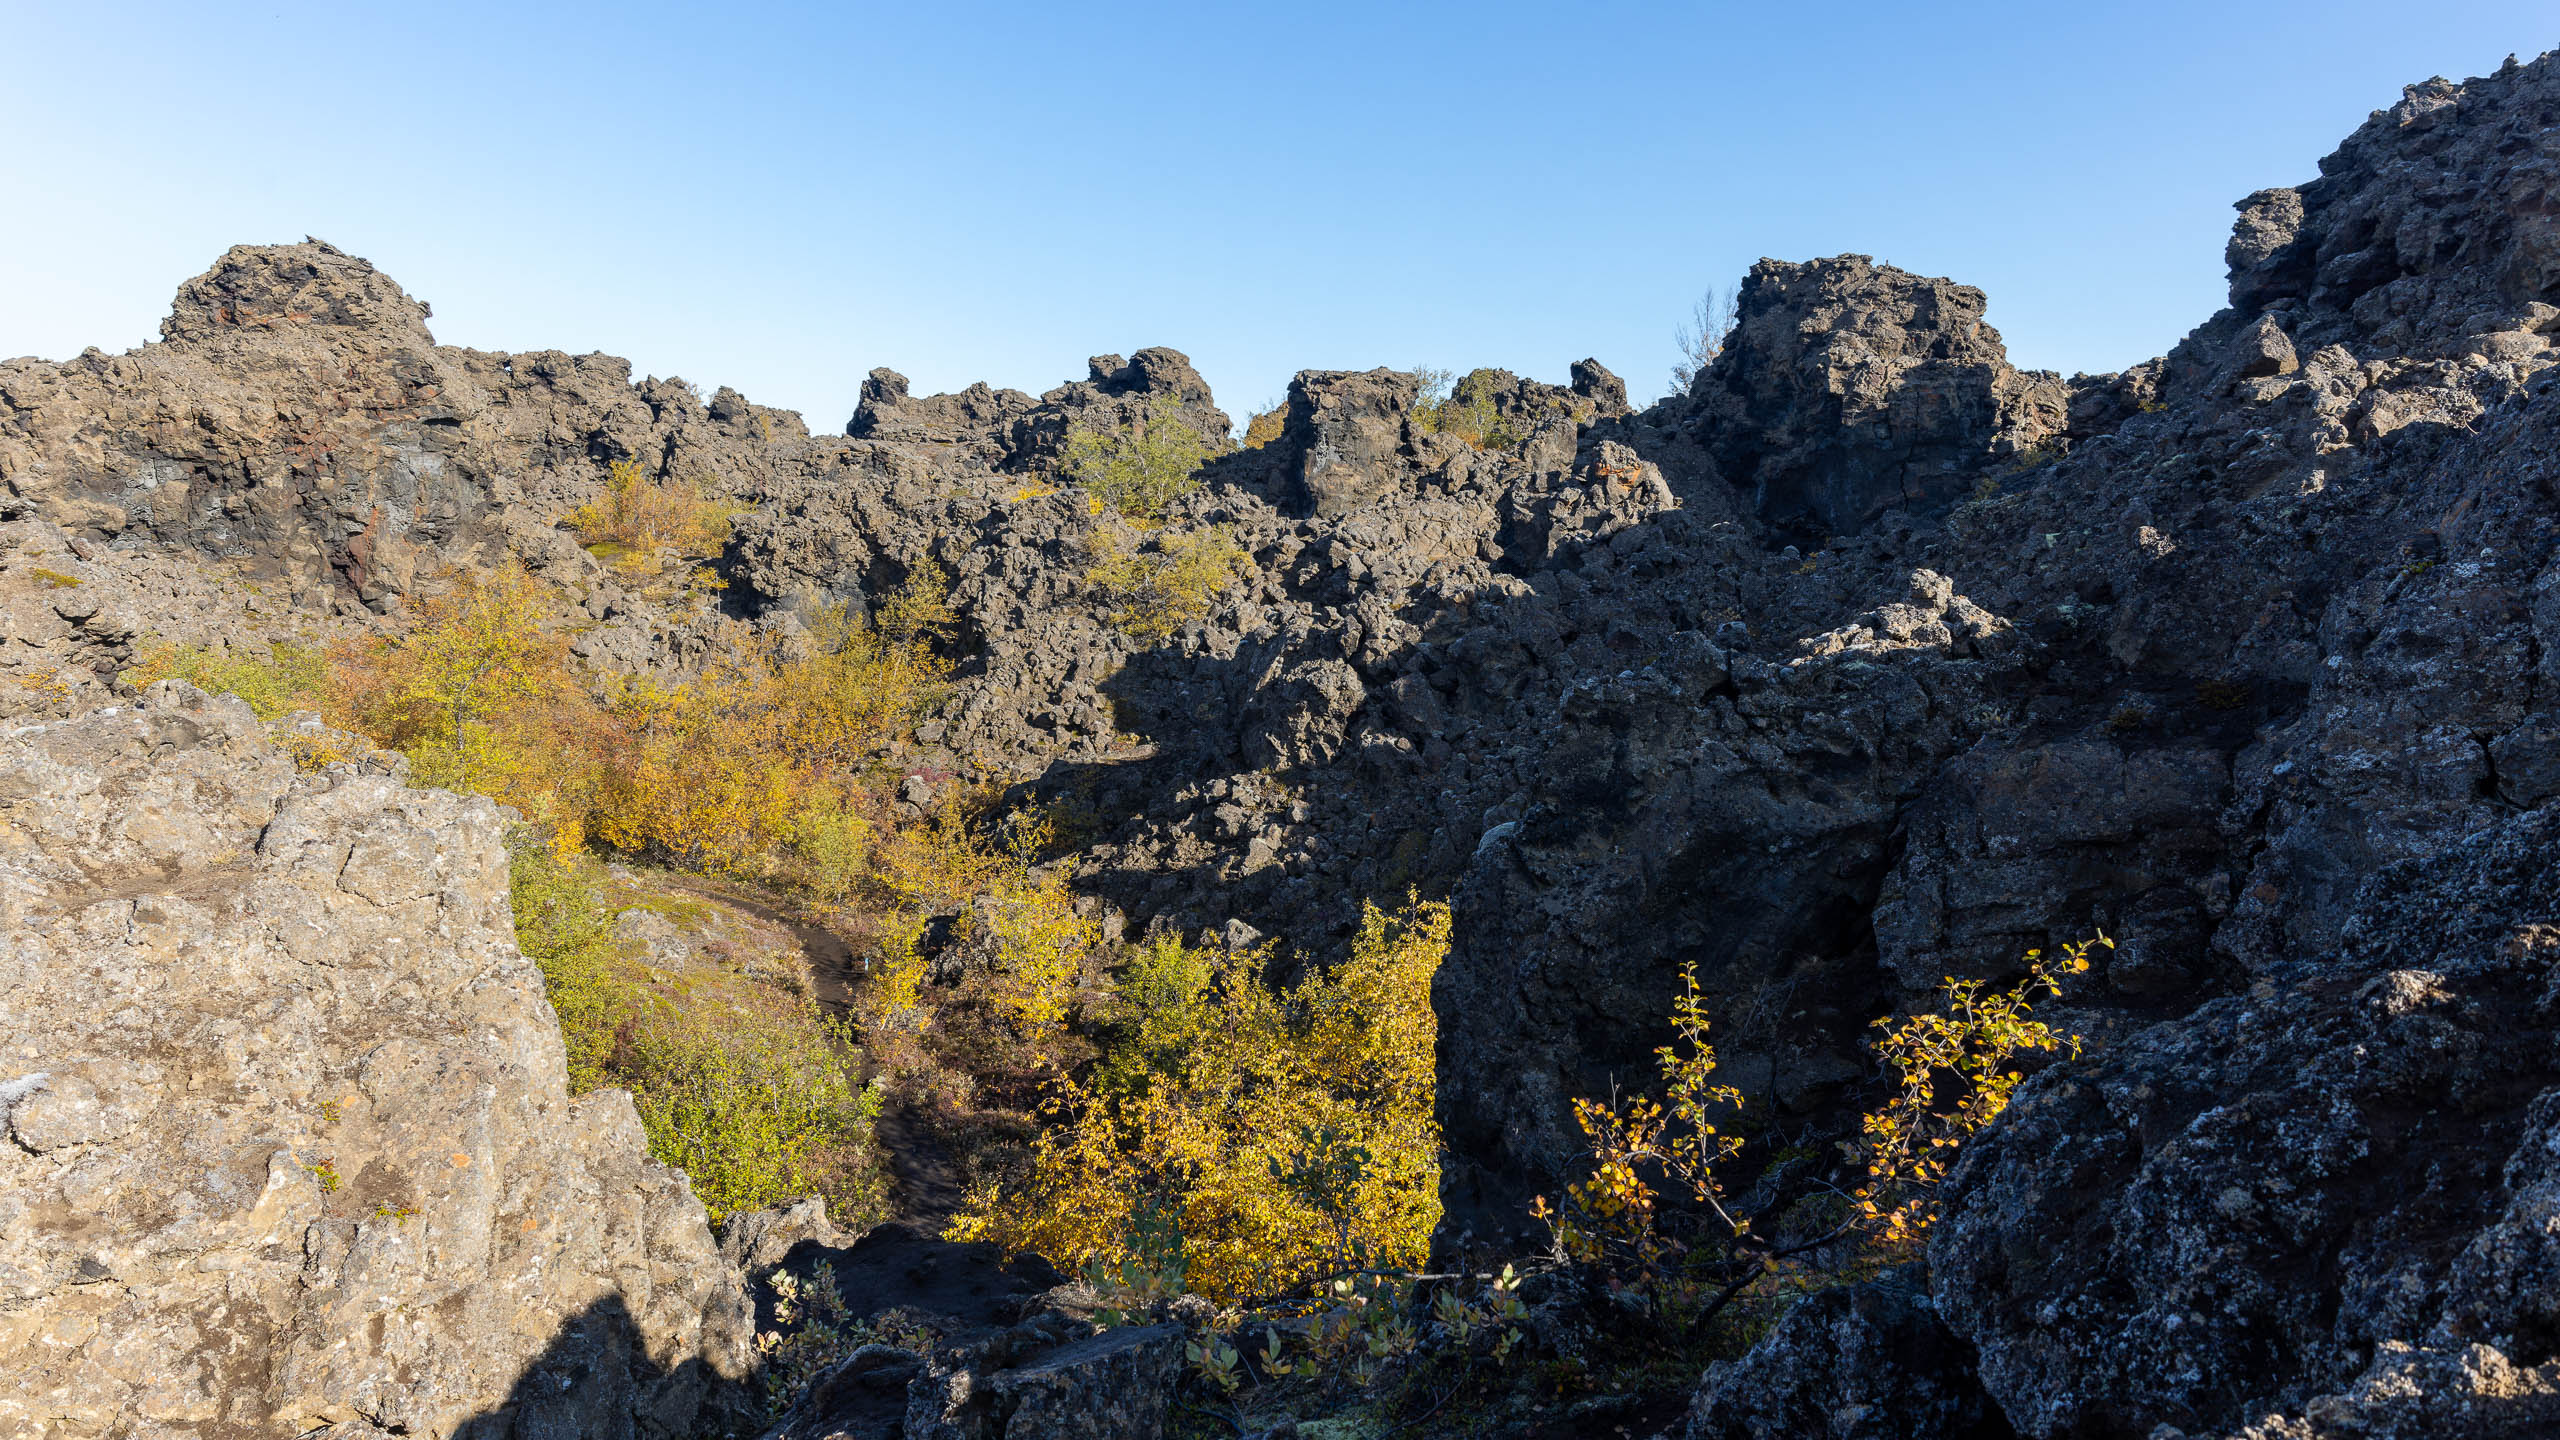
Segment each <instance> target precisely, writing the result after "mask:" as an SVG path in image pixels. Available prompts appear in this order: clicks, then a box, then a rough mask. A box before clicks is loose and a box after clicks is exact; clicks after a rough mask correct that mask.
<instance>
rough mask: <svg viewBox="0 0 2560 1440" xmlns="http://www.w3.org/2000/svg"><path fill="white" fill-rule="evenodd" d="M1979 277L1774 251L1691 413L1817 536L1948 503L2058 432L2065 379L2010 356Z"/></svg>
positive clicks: (1731, 466)
mask: <svg viewBox="0 0 2560 1440" xmlns="http://www.w3.org/2000/svg"><path fill="white" fill-rule="evenodd" d="M1987 303H1988V302H1987V300H1986V299H1985V297H1984V295H1983V293H1982V292H1981V291H1980V290H1977V289H1975V288H1973V287H1972V286H1970V285H1957V284H1954V283H1952V282H1950V281H1946V280H1932V279H1927V278H1925V277H1922V276H1918V275H1913V274H1910V273H1908V272H1906V271H1902V270H1897V269H1895V268H1894V267H1892V266H1890V265H1878V264H1876V263H1875V262H1874V261H1872V260H1870V259H1868V258H1867V257H1866V256H1864V255H1843V256H1840V257H1838V258H1837V259H1832V260H1815V261H1811V262H1808V263H1806V264H1801V265H1793V264H1789V263H1787V262H1785V261H1781V260H1763V261H1761V262H1760V263H1759V264H1757V265H1754V266H1752V267H1751V274H1750V275H1749V276H1748V277H1747V278H1745V279H1744V280H1743V282H1742V288H1741V290H1740V292H1739V293H1738V295H1737V297H1736V305H1735V312H1736V314H1735V319H1736V323H1735V325H1734V329H1733V333H1732V334H1731V335H1730V336H1728V337H1727V338H1726V340H1725V345H1724V349H1723V351H1722V352H1720V353H1719V354H1718V355H1717V357H1716V359H1715V363H1713V364H1712V365H1710V366H1708V367H1707V369H1706V371H1705V373H1703V374H1702V375H1700V377H1699V378H1698V381H1697V385H1696V388H1695V389H1694V390H1693V391H1692V392H1691V395H1690V399H1691V400H1692V401H1693V402H1694V403H1695V405H1696V407H1697V409H1698V410H1699V412H1700V413H1699V416H1698V419H1697V420H1696V421H1694V422H1693V424H1694V426H1695V428H1696V430H1697V432H1698V433H1699V435H1700V436H1701V437H1702V439H1703V443H1704V444H1705V445H1706V447H1707V448H1708V449H1709V451H1711V452H1712V453H1713V455H1714V456H1715V460H1716V464H1717V466H1718V467H1719V468H1720V469H1721V470H1722V471H1723V472H1724V475H1725V478H1726V479H1727V480H1728V481H1729V482H1731V483H1733V484H1734V485H1737V486H1740V487H1742V488H1743V489H1745V490H1746V491H1747V493H1748V494H1749V495H1750V497H1751V501H1750V503H1751V507H1752V509H1753V511H1754V512H1755V513H1757V514H1758V515H1759V517H1760V518H1761V519H1762V520H1763V521H1765V522H1767V523H1768V524H1770V525H1771V526H1773V527H1775V528H1777V529H1779V530H1781V531H1784V532H1787V533H1789V534H1793V535H1797V536H1803V537H1810V538H1813V539H1816V540H1819V539H1821V538H1823V537H1826V536H1830V535H1848V534H1854V533H1856V532H1857V531H1860V530H1863V529H1865V528H1866V527H1867V526H1868V525H1870V524H1872V523H1873V522H1874V521H1875V520H1876V518H1877V517H1878V516H1880V515H1882V514H1883V513H1884V512H1885V511H1887V510H1895V509H1900V510H1922V509H1928V508H1932V507H1941V506H1944V505H1946V504H1948V503H1951V502H1952V501H1954V500H1957V499H1960V498H1962V497H1963V496H1964V495H1966V494H1968V493H1970V492H1971V490H1972V489H1973V487H1974V484H1975V482H1976V481H1977V479H1978V478H1979V477H1980V476H1981V475H1982V474H1983V473H1984V472H1985V470H1987V469H1989V468H1991V467H1993V466H2000V465H2013V464H2015V463H2016V462H2017V459H2018V457H2020V456H2022V455H2025V454H2028V453H2030V452H2033V451H2035V450H2036V449H2037V448H2038V447H2039V446H2041V445H2043V444H2045V443H2046V442H2047V441H2049V440H2051V439H2053V438H2054V437H2056V436H2058V435H2059V434H2060V433H2061V432H2062V430H2063V428H2064V424H2065V421H2066V418H2067V411H2068V408H2069V403H2070V388H2069V387H2068V386H2066V385H2065V384H2064V383H2063V381H2062V380H2061V378H2060V377H2059V376H2056V375H2052V374H2050V373H2046V372H2022V371H2018V370H2014V369H2011V368H2010V366H2009V358H2008V351H2007V349H2006V347H2004V346H2003V345H2002V344H2001V343H2000V332H1999V331H1997V330H1994V329H1992V328H1991V327H1990V326H1989V325H1986V324H1984V323H1983V321H1982V312H1983V309H1984V307H1985V305H1986V304H1987Z"/></svg>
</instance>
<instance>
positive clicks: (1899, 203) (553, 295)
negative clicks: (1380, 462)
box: [0, 0, 2560, 430]
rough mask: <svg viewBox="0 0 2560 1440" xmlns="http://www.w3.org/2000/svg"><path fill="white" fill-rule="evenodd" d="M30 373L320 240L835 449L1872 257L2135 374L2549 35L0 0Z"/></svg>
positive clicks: (1898, 17)
mask: <svg viewBox="0 0 2560 1440" xmlns="http://www.w3.org/2000/svg"><path fill="white" fill-rule="evenodd" d="M0 35H6V36H7V37H8V46H7V48H8V51H9V52H10V53H9V59H8V65H7V68H8V71H9V78H8V79H7V81H6V82H5V84H0V136H5V137H6V138H5V141H4V142H0V194H5V195H6V196H8V197H9V199H10V202H11V203H10V205H9V207H8V208H9V210H10V212H11V223H9V224H8V225H6V226H0V356H6V355H18V354H38V355H44V356H47V357H50V358H57V359H59V358H65V357H67V356H69V355H71V354H73V353H75V352H77V351H78V350H79V349H80V348H81V347H82V346H84V345H89V344H96V345H99V346H102V347H104V348H106V349H109V350H120V349H124V348H126V347H129V346H132V345H136V344H139V343H141V342H143V341H144V340H146V339H149V338H151V337H152V336H153V335H154V334H155V333H156V326H157V324H158V321H159V317H160V316H161V315H162V314H163V313H164V312H165V310H166V307H167V303H168V298H169V295H170V294H171V292H172V291H173V290H174V289H175V288H176V286H177V285H178V283H179V282H180V281H182V280H184V279H185V278H186V277H188V276H189V275H192V274H195V273H197V272H199V271H201V270H203V269H204V268H205V267H206V265H207V264H209V263H210V262H211V261H212V260H213V258H214V257H215V256H216V255H218V254H219V253H220V252H221V251H222V250H223V249H224V248H225V247H227V246H229V245H231V244H235V243H240V242H246V241H275V240H294V239H299V238H301V237H302V236H303V235H304V234H306V233H307V234H313V235H317V236H319V237H321V238H323V239H326V240H330V241H332V242H334V243H336V244H337V245H339V246H340V247H341V248H344V249H346V250H349V251H352V252H354V253H357V254H360V255H364V256H366V257H368V258H370V259H371V260H373V261H374V262H375V263H376V264H377V265H379V266H381V267H382V268H383V269H384V270H386V271H388V272H389V273H390V274H391V275H393V276H394V277H396V278H397V279H398V280H399V281H400V282H401V283H402V284H403V285H405V286H406V287H407V288H408V289H409V291H410V293H412V294H414V295H417V296H419V297H421V298H423V299H426V300H428V301H430V302H431V303H433V305H434V306H435V311H436V315H435V320H434V321H433V326H434V329H435V332H436V335H437V337H438V338H439V339H441V340H443V341H445V342H447V343H449V344H462V345H474V346H478V347H481V348H484V349H497V350H523V349H544V348H559V349H566V350H572V351H585V350H591V349H593V350H607V351H611V352H614V353H616V354H622V355H627V356H629V357H631V358H632V360H633V361H634V363H635V364H636V365H637V366H638V367H639V369H641V370H642V371H644V372H648V373H654V374H659V375H669V374H680V375H683V376H685V377H686V378H688V379H692V380H695V381H697V382H699V383H701V384H703V385H704V386H705V387H706V388H707V387H709V386H712V385H716V384H724V383H725V384H731V385H735V386H737V387H738V388H739V389H741V390H743V391H745V392H746V393H747V394H748V395H749V396H750V397H751V398H754V399H757V400H760V401H764V402H767V403H772V404H781V405H787V406H790V407H792V408H795V409H799V410H801V411H803V412H804V413H805V414H806V415H807V416H808V418H809V420H810V423H811V425H812V427H813V428H817V429H821V430H832V429H835V428H838V427H840V426H841V425H842V424H843V423H844V420H845V418H846V416H847V415H849V414H850V413H851V409H852V405H853V400H854V394H855V390H856V387H857V386H858V385H859V384H860V382H861V377H862V375H863V373H864V372H865V371H867V370H868V369H870V367H872V366H874V365H883V364H885V365H889V366H892V367H894V368H896V369H899V370H901V371H904V372H905V373H907V374H908V375H910V376H912V377H913V378H914V380H915V381H916V384H917V388H918V389H919V390H941V389H951V388H957V387H959V386H961V385H964V384H966V383H968V382H969V381H971V380H974V379H986V380H990V381H993V382H994V383H996V384H999V385H1012V386H1017V387H1020V388H1023V389H1027V390H1032V391H1038V390H1042V389H1045V388H1047V387H1049V386H1050V385H1053V384H1055V383H1057V382H1058V381H1060V380H1064V379H1069V378H1076V377H1080V376H1081V375H1082V373H1083V360H1084V357H1085V356H1087V355H1089V354H1093V353H1095V352H1098V351H1120V352H1126V351H1129V350H1134V349H1137V348H1138V347H1140V346H1144V345H1150V344H1166V345H1172V346H1175V347H1176V348H1179V349H1181V350H1184V351H1186V352H1188V353H1189V354H1190V355H1191V356H1192V358H1193V359H1194V360H1195V361H1196V362H1197V363H1198V364H1199V366H1200V368H1201V369H1202V371H1203V372H1204V373H1206V374H1207V376H1208V377H1209V379H1210V381H1211V383H1212V384H1213V385H1214V386H1215V387H1216V389H1217V391H1218V394H1219V397H1220V399H1221V400H1222V401H1223V402H1224V403H1225V404H1226V405H1227V408H1228V409H1230V410H1231V411H1236V412H1238V413H1239V414H1241V413H1242V411H1243V410H1245V409H1246V408H1249V407H1252V406H1256V405H1259V404H1260V403H1262V402H1264V401H1266V400H1269V399H1272V398H1274V397H1277V396H1278V395H1279V394H1280V393H1281V392H1282V390H1283V389H1284V388H1285V386H1286V385H1287V382H1288V377H1289V375H1290V374H1291V373H1292V372H1293V371H1295V370H1298V369H1302V368H1328V369H1330V368H1364V367H1367V366H1370V365H1377V364H1392V365H1413V364H1418V363H1419V364H1431V365H1440V366H1449V367H1453V368H1458V369H1465V368H1468V367H1471V366H1475V365H1501V366H1506V367H1508V368H1511V369H1514V370H1518V371H1520V372H1522V373H1525V374H1530V375H1535V376H1539V377H1542V378H1546V379H1555V380H1560V379H1562V378H1563V377H1564V373H1565V368H1566V366H1567V365H1568V364H1569V363H1570V362H1571V361H1573V360H1575V359H1577V358H1579V357H1581V356H1584V355H1596V356H1597V357H1599V359H1600V360H1601V361H1602V362H1603V363H1605V364H1607V365H1609V366H1611V367H1612V368H1614V369H1616V370H1617V371H1619V372H1620V373H1621V374H1623V375H1625V376H1626V377H1627V378H1628V380H1629V383H1630V385H1631V387H1632V388H1633V390H1634V391H1635V392H1636V393H1637V394H1638V395H1639V396H1647V395H1652V394H1656V393H1659V392H1660V391H1661V390H1662V389H1663V388H1664V386H1665V383H1666V379H1665V376H1666V372H1667V370H1668V367H1669V366H1670V364H1671V362H1672V359H1673V340H1672V331H1673V327H1674V326H1675V324H1677V323H1678V321H1679V320H1680V319H1681V318H1682V317H1683V316H1684V315H1685V314H1686V313H1687V311H1688V308H1689V306H1690V304H1691V302H1692V301H1693V300H1694V299H1695V298H1696V296H1697V294H1698V292H1699V291H1700V290H1701V289H1702V288H1703V287H1705V286H1708V285H1711V284H1712V285H1719V286H1722V285H1729V284H1730V283H1731V282H1732V281H1733V280H1735V279H1736V278H1738V277H1739V276H1740V275H1741V273H1742V272H1743V271H1744V270H1745V269H1746V268H1747V267H1748V266H1749V265H1750V263H1751V262H1752V261H1753V260H1754V259H1756V258H1757V257H1759V256H1762V255H1774V256H1779V257H1783V258H1790V259H1796V258H1805V257H1810V256H1815V255H1829V254H1836V253H1840V252H1843V251H1859V252H1864V253H1869V254H1873V255H1875V256H1877V257H1879V258H1881V259H1884V260H1887V261H1889V262H1891V263H1894V264H1897V265H1901V266H1904V267H1906V268H1908V269H1913V270H1918V271H1923V272H1926V273H1929V274H1941V275H1950V276H1953V277H1955V278H1956V279H1959V280H1962V281H1965V282H1967V283H1970V284H1975V285H1980V286H1982V287H1983V288H1984V289H1986V290H1987V291H1989V292H1990V295H1991V302H1992V303H1991V318H1992V321H1993V323H1994V324H1996V325H1998V326H1999V327H2000V328H2001V329H2002V331H2003V332H2004V333H2005V334H2006V335H2007V337H2008V339H2009V343H2010V348H2011V354H2012V356H2013V358H2015V359H2016V360H2017V361H2018V362H2019V363H2022V364H2028V365H2042V366H2050V367H2053V368H2056V369H2060V370H2064V371H2071V370H2084V369H2085V370H2107V369H2116V368H2119V367H2121V366H2123V365H2126V364H2129V363H2131V362H2134V361H2137V360H2141V359H2143V358H2145V357H2148V356H2150V355H2153V354H2157V353H2158V352H2160V351H2161V350H2163V349H2165V348H2166V347H2167V346H2169V345H2170V344H2171V343H2173V342H2174V341H2175V340H2176V339H2177V338H2178V337H2179V336H2180V335H2181V334H2183V333H2185V331H2186V330H2187V329H2188V328H2189V327H2190V326H2192V325H2193V324H2194V323H2195V322H2197V321H2198V320H2201V319H2202V318H2204V316H2205V315H2206V314H2208V313H2209V312H2210V311H2211V310H2212V309H2213V307H2214V306H2215V305H2216V304H2218V303H2219V302H2220V299H2221V295H2222V261H2221V252H2222V242H2223V239H2224V237H2225V236H2226V234H2227V233H2228V231H2229V227H2230V221H2231V209H2230V205H2231V202H2232V201H2234V200H2236V199H2238V198H2239V197H2240V196H2242V195H2244V194H2246V193H2248V192H2249V191H2250V190H2253V189H2256V188H2258V187H2260V186H2265V185H2274V184H2284V183H2291V182H2298V181H2301V180H2305V179H2308V178H2310V177H2311V176H2312V175H2314V174H2315V173H2316V162H2317V160H2318V158H2319V157H2320V156H2321V155H2323V154H2325V153H2327V152H2328V151H2329V149H2331V148H2332V147H2333V146H2334V144H2335V143H2336V141H2337V140H2338V139H2339V138H2340V137H2342V136H2344V135H2345V134H2346V133H2347V132H2348V131H2349V130H2350V129H2352V128H2353V127H2354V126H2355V125H2357V124H2358V123H2360V122H2361V121H2362V120H2363V119H2364V117H2365V115H2366V114H2367V113H2368V112H2369V111H2371V110H2373V109H2375V108H2377V107H2380V106H2383V105H2387V104H2389V103H2390V102H2391V101H2393V100H2394V99H2396V98H2397V97H2398V94H2399V87H2400V86H2401V85H2402V84H2403V83H2406V82H2410V81H2415V80H2420V79H2423V78H2425V77H2427V76H2429V75H2433V74H2437V73H2442V74H2446V75H2450V76H2454V77H2456V78H2460V77H2462V76H2465V75H2471V74H2478V73H2483V72H2486V71H2488V70H2491V69H2494V68H2496V66H2497V65H2498V63H2499V61H2500V60H2501V59H2503V58H2504V57H2505V56H2506V55H2507V54H2508V53H2509V52H2511V51H2512V52H2516V53H2518V54H2519V55H2520V56H2522V57H2523V58H2526V59H2530V58H2532V56H2533V55H2534V54H2535V53H2537V52H2538V51H2540V50H2543V49H2547V48H2550V47H2552V46H2554V45H2560V7H2555V6H2553V5H2552V4H2551V3H2550V0H2534V3H2498V0H2480V3H2461V0H2438V3H2436V4H2433V5H2431V6H2428V7H2425V8H2424V10H2423V11H2421V10H2419V9H2415V8H2412V7H2411V6H2409V5H2408V4H2407V3H2406V0H2394V3H2388V4H2385V3H2379V0H2331V3H2321V4H2302V3H2260V4H2251V5H2245V6H2244V5H2231V4H2228V3H2222V4H2184V3H2154V4H2144V5H2105V4H2100V5H2076V6H2075V5H2057V4H2053V3H2051V0H2042V3H2036V4H2018V5H2005V4H1973V5H1930V4H1925V3H1924V4H1913V3H1910V0H1904V3H1899V4H1865V3H1840V4H1831V5H1823V6H1815V5H1783V6H1780V5H1710V4H1695V5H1672V4H1646V5H1638V4H1612V3H1588V0H1586V3H1583V4H1578V5H1554V4H1550V5H1537V6H1531V5H1521V4H1512V3H1505V0H1477V3H1472V4H1394V3H1384V0H1370V3H1356V4H1338V3H1332V0H1300V3H1295V4H1289V5H1259V4H1254V5H1224V6H1214V5H1198V4H1194V5H1154V4H1146V3H1119V4H1113V5H1109V6H1072V5H1061V4H1055V3H1052V4H1046V5H1028V4H1013V3H1001V0H986V3H975V4H967V5H954V4H938V5H936V4H923V5H920V4H915V3H912V0H910V3H903V4H897V5H870V4H844V5H832V6H827V5H747V4H740V5H726V6H675V5H658V4H649V3H624V4H618V5H612V6H603V5H598V6H574V5H553V6H542V5H521V6H518V5H480V4H471V3H408V4H402V5H396V6H394V5H344V4H340V5H309V4H300V3H246V4H243V3H231V4H223V5H206V4H197V5H117V4H82V5H73V4H66V3H59V0H55V3H45V4H26V3H19V0H0Z"/></svg>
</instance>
